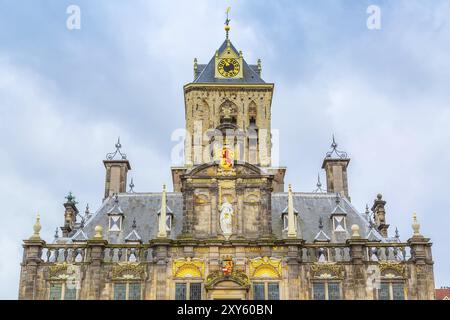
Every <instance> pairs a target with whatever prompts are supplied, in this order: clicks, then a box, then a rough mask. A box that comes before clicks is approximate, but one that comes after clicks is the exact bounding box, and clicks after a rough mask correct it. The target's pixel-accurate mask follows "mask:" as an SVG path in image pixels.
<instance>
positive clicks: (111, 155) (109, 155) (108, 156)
mask: <svg viewBox="0 0 450 320" xmlns="http://www.w3.org/2000/svg"><path fill="white" fill-rule="evenodd" d="M115 147H116V151H114V152H110V153H107V154H106V160H114V157H115V156H116V155H117V154H119V155H120V157H121V160H127V155H126V154H125V153H122V152H121V151H120V149H121V148H122V144H121V143H120V137H118V138H117V142H116V144H115Z"/></svg>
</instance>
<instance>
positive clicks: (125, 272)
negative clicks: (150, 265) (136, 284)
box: [112, 262, 145, 280]
mask: <svg viewBox="0 0 450 320" xmlns="http://www.w3.org/2000/svg"><path fill="white" fill-rule="evenodd" d="M112 278H113V280H128V279H140V280H142V279H144V278H145V265H143V264H140V263H138V262H119V263H118V264H115V265H113V268H112Z"/></svg>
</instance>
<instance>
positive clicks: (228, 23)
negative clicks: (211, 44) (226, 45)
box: [225, 7, 231, 40]
mask: <svg viewBox="0 0 450 320" xmlns="http://www.w3.org/2000/svg"><path fill="white" fill-rule="evenodd" d="M230 10H231V7H228V8H227V10H226V11H225V13H226V14H227V18H226V20H225V33H226V39H227V40H228V34H229V32H230V29H231V27H230V21H231V19H230V18H229V17H228V14H229V13H230Z"/></svg>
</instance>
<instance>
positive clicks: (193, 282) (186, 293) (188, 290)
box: [173, 280, 204, 301]
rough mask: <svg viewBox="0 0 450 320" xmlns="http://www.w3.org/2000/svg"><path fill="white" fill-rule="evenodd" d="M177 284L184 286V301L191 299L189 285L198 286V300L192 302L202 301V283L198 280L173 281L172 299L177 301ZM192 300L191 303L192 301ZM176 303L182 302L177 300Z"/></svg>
mask: <svg viewBox="0 0 450 320" xmlns="http://www.w3.org/2000/svg"><path fill="white" fill-rule="evenodd" d="M177 284H184V285H185V297H186V299H184V301H187V300H192V299H191V284H199V285H200V299H194V300H202V299H203V296H204V295H203V282H202V281H199V280H193V281H185V280H183V281H181V280H175V284H174V288H173V299H174V300H177V299H176V297H177V292H176V290H177ZM194 300H193V301H194ZM177 301H183V300H181V299H180V300H177Z"/></svg>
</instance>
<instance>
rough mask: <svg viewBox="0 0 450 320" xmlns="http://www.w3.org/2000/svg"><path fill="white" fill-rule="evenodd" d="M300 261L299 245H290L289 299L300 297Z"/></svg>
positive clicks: (288, 267) (288, 266)
mask: <svg viewBox="0 0 450 320" xmlns="http://www.w3.org/2000/svg"><path fill="white" fill-rule="evenodd" d="M299 262H300V255H299V247H298V246H296V245H292V246H289V247H288V255H287V269H288V271H287V272H288V283H289V285H288V286H289V287H288V289H289V290H288V292H289V296H288V297H286V299H289V300H298V299H300V280H299V266H300V265H299Z"/></svg>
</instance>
